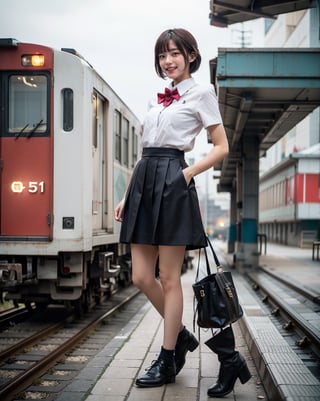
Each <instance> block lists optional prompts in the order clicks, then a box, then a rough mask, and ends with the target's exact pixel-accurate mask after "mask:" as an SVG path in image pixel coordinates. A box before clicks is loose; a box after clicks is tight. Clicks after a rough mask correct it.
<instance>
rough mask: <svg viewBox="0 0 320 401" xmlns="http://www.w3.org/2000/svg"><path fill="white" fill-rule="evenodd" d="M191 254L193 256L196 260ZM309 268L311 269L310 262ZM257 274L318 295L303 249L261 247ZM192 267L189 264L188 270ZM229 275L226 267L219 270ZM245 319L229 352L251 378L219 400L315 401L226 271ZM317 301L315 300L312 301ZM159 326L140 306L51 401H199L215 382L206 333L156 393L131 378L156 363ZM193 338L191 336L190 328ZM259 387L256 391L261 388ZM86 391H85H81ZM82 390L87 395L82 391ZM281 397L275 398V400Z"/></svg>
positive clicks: (315, 271)
mask: <svg viewBox="0 0 320 401" xmlns="http://www.w3.org/2000/svg"><path fill="white" fill-rule="evenodd" d="M213 245H214V247H215V248H216V249H217V252H218V254H219V256H222V257H220V259H222V260H221V262H223V263H222V264H224V263H225V264H226V265H228V264H229V263H230V264H231V258H232V255H228V254H227V253H226V244H225V243H223V242H217V243H215V242H213ZM196 255H197V254H195V258H196V257H197V256H196ZM309 261H310V263H309ZM260 263H261V265H263V267H264V268H268V269H277V272H279V274H283V275H289V276H290V277H291V278H292V280H295V281H299V282H300V283H302V284H303V285H305V286H306V287H308V288H309V289H310V290H311V291H314V292H317V293H319V290H320V285H319V284H320V274H319V272H320V263H319V261H317V262H316V261H312V258H311V251H310V249H297V248H292V249H291V248H290V249H289V248H288V247H284V246H280V245H273V244H269V245H268V251H267V254H266V255H261V258H260ZM194 264H195V265H196V263H194ZM226 270H228V266H226ZM232 273H233V276H234V281H235V285H236V287H237V290H238V294H239V298H240V303H241V305H242V307H243V310H244V316H243V318H242V319H240V320H239V321H238V322H237V323H235V324H234V325H233V330H234V333H235V338H236V348H237V349H238V350H239V351H240V352H241V353H242V354H243V355H244V357H245V359H246V361H247V363H248V367H249V369H250V371H251V373H252V378H251V379H250V380H249V381H248V382H247V383H246V384H244V385H242V384H241V383H240V381H239V380H237V382H236V385H235V387H234V390H233V392H231V393H230V394H229V395H227V396H226V397H224V399H226V400H234V401H241V400H242V401H254V400H255V401H256V400H259V399H261V400H268V401H278V400H279V401H280V400H286V401H298V400H299V401H300V400H301V401H302V400H304V401H316V400H319V399H320V382H319V381H317V380H316V379H315V378H314V377H313V376H312V375H311V374H310V372H309V370H308V369H307V368H306V367H305V366H304V364H303V362H302V361H301V360H300V359H299V358H298V357H297V356H296V354H295V353H294V352H293V351H292V349H291V348H290V346H289V345H288V344H287V342H286V341H285V340H284V339H283V337H282V336H281V335H280V333H279V332H278V331H277V329H276V328H275V327H274V325H273V324H272V322H271V320H270V318H269V316H268V315H267V314H266V313H265V312H264V311H263V309H262V308H261V307H260V306H259V304H258V303H257V301H256V298H254V296H253V292H252V288H251V287H250V285H249V284H248V282H247V281H246V280H245V278H244V277H243V275H242V274H239V273H238V272H237V271H236V270H234V269H233V270H232ZM195 274H196V271H195V268H194V269H192V270H187V272H186V273H185V274H184V275H183V276H182V284H183V291H184V318H183V320H184V324H185V325H186V326H187V328H188V329H189V330H192V328H193V291H192V284H193V282H194V280H195ZM318 295H319V294H318ZM162 332H163V325H162V319H161V318H160V316H159V315H158V314H157V313H156V312H155V310H154V308H153V307H152V306H151V304H150V303H149V301H147V299H146V302H145V304H144V306H143V308H141V310H140V311H139V313H137V314H136V315H135V316H134V318H133V319H132V320H131V321H129V322H128V324H127V325H126V327H125V328H124V329H123V331H122V332H121V333H119V335H118V336H117V337H115V338H114V339H113V340H112V341H111V342H110V343H109V344H108V345H107V346H106V347H105V349H104V350H102V351H101V352H100V354H98V355H97V356H96V357H95V358H94V359H93V360H92V361H90V362H89V363H88V365H87V367H86V368H85V369H84V370H82V372H81V373H80V374H79V376H78V377H76V378H75V380H74V382H73V383H72V386H70V387H69V388H68V387H67V388H66V389H65V390H64V392H63V394H61V395H60V397H59V398H58V401H67V400H73V399H77V400H87V401H162V400H165V401H204V400H210V399H212V398H209V397H208V396H207V389H208V387H209V386H211V385H212V384H213V383H215V382H216V380H217V376H218V371H219V366H220V365H219V362H218V359H217V356H216V355H215V354H214V353H212V352H211V351H210V350H209V348H207V346H206V345H205V344H204V342H205V341H206V340H207V339H209V338H210V337H211V332H210V330H209V331H205V330H203V329H202V330H201V332H200V346H199V347H198V348H197V349H196V350H195V351H194V352H192V353H190V352H189V353H188V354H187V361H186V364H185V366H184V368H183V369H182V371H181V372H180V373H179V375H177V377H176V383H173V384H168V385H165V386H162V387H157V388H138V387H136V386H135V384H134V383H135V379H136V377H138V376H140V375H141V374H143V373H144V370H145V368H147V367H148V366H150V365H151V363H152V361H153V360H155V359H156V358H157V355H158V353H159V350H160V347H161V339H162ZM195 335H196V336H198V330H197V328H196V332H195ZM262 382H263V385H262ZM85 384H86V385H85ZM85 389H86V390H85ZM279 394H281V396H279Z"/></svg>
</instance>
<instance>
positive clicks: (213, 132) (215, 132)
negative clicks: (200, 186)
mask: <svg viewBox="0 0 320 401" xmlns="http://www.w3.org/2000/svg"><path fill="white" fill-rule="evenodd" d="M207 130H208V132H209V135H210V137H211V141H212V143H213V145H214V146H213V148H212V149H211V150H210V151H209V152H208V153H207V155H206V156H205V157H204V158H203V159H201V160H199V161H198V162H196V163H195V164H193V165H192V166H188V167H186V168H185V169H183V174H184V177H185V179H186V182H187V184H188V185H189V183H190V181H191V179H192V178H193V177H195V176H196V175H198V174H200V173H202V172H204V171H206V170H208V169H209V168H212V167H214V166H215V165H216V164H217V163H218V162H220V161H221V160H222V159H223V158H224V157H225V156H226V155H227V154H228V152H229V143H228V138H227V135H226V132H225V129H224V126H223V125H222V124H218V125H211V126H209V127H208V128H207Z"/></svg>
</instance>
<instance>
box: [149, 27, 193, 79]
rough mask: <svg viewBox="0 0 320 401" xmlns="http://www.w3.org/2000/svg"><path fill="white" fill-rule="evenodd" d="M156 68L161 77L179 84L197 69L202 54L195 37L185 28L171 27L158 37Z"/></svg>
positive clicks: (155, 51)
mask: <svg viewBox="0 0 320 401" xmlns="http://www.w3.org/2000/svg"><path fill="white" fill-rule="evenodd" d="M154 55H155V69H156V72H157V74H158V75H159V76H160V77H161V78H166V77H168V78H170V79H172V80H173V81H174V84H177V83H179V82H181V81H183V80H184V79H187V78H189V77H190V74H192V73H193V72H195V71H197V69H198V68H199V66H200V63H201V56H200V53H199V50H198V45H197V42H196V40H195V38H194V37H193V36H192V35H191V33H190V32H188V31H186V30H185V29H181V28H179V29H169V30H167V31H164V32H163V33H162V34H161V35H160V36H159V38H158V40H157V42H156V44H155V49H154Z"/></svg>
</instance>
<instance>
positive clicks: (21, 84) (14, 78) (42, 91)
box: [7, 74, 49, 137]
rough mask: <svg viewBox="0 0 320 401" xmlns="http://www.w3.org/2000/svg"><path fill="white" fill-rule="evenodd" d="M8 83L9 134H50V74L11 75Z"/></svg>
mask: <svg viewBox="0 0 320 401" xmlns="http://www.w3.org/2000/svg"><path fill="white" fill-rule="evenodd" d="M8 85H9V88H8V100H7V107H8V112H7V118H8V120H7V131H8V134H9V135H12V136H13V135H14V136H16V137H19V136H26V137H31V136H43V135H45V134H48V133H49V131H48V128H49V127H48V109H49V107H48V105H49V90H48V76H46V75H35V74H23V75H11V76H10V77H9V80H8Z"/></svg>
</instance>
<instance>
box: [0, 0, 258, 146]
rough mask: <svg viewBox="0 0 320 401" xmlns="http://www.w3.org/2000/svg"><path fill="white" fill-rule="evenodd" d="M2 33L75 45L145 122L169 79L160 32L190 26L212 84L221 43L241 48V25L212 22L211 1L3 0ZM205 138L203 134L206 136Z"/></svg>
mask: <svg viewBox="0 0 320 401" xmlns="http://www.w3.org/2000/svg"><path fill="white" fill-rule="evenodd" d="M0 10H1V11H0V37H2V38H4V37H13V38H16V39H18V40H20V41H21V42H32V43H39V44H44V45H48V46H52V47H55V48H58V49H59V48H61V47H71V48H75V49H76V50H77V51H78V52H79V53H80V54H82V56H84V58H86V59H87V60H88V61H89V62H90V64H91V65H93V67H94V68H95V69H96V70H97V71H98V72H99V73H100V75H102V77H104V79H105V80H106V81H107V82H108V84H109V85H110V86H111V87H112V88H113V89H114V90H115V91H116V92H117V93H118V94H119V96H120V97H121V98H122V99H123V100H124V101H125V102H126V103H127V105H128V106H129V107H130V108H131V109H132V110H133V112H134V113H135V114H136V115H137V116H138V118H139V119H140V120H142V119H143V116H144V114H145V111H146V106H147V103H148V100H149V98H150V97H151V96H152V94H153V93H154V92H158V91H159V90H163V88H164V86H165V85H166V81H164V80H162V79H160V78H159V77H157V76H156V74H155V71H154V67H153V48H154V43H155V41H156V39H157V37H158V36H159V34H160V33H161V32H162V31H164V30H165V29H169V28H185V29H187V30H189V31H190V32H192V33H193V35H194V36H195V37H196V39H197V41H198V45H199V49H200V53H201V55H202V64H201V67H200V70H199V71H198V72H196V73H195V74H194V78H195V79H196V81H198V82H199V83H205V82H210V76H209V60H210V59H212V58H214V57H216V56H217V50H218V47H231V46H232V47H235V46H238V43H239V30H240V29H241V25H240V24H237V25H233V26H231V27H229V28H228V29H226V28H216V27H212V26H210V24H209V12H210V9H209V0H161V1H152V0H136V1H133V0H127V1H121V0H28V1H26V0H0ZM244 29H245V30H249V31H253V32H254V34H253V35H252V46H255V47H258V46H261V44H262V40H263V39H262V35H263V33H262V21H261V20H256V21H255V22H253V23H246V24H244ZM202 139H203V138H202Z"/></svg>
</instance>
